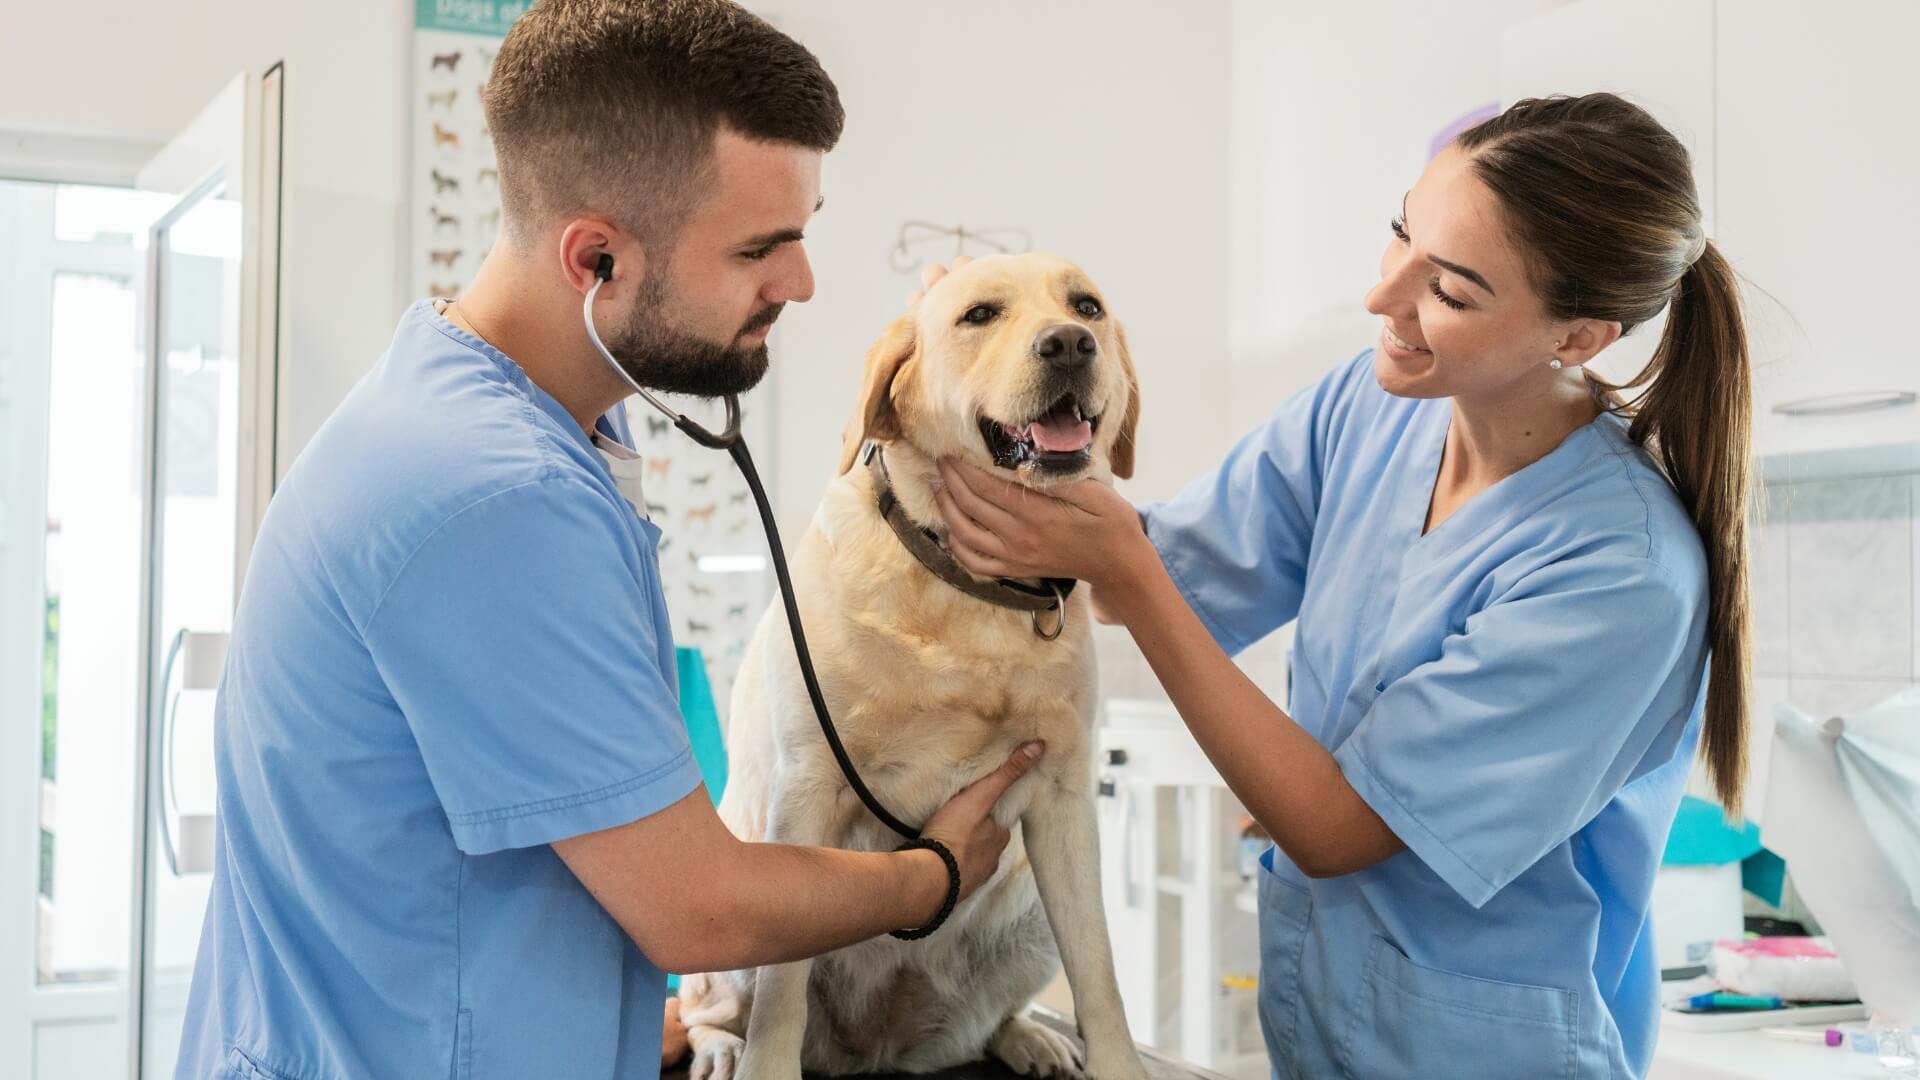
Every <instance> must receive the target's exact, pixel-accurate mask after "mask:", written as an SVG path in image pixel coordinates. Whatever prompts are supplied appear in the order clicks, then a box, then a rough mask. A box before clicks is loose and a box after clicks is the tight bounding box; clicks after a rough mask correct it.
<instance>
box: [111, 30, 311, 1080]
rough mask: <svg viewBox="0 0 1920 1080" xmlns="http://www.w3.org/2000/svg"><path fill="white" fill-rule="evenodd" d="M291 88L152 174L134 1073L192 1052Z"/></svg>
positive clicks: (255, 81)
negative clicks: (154, 208)
mask: <svg viewBox="0 0 1920 1080" xmlns="http://www.w3.org/2000/svg"><path fill="white" fill-rule="evenodd" d="M279 86H280V69H279V68H278V67H276V68H275V69H274V70H272V71H270V72H269V73H268V75H267V76H265V77H264V78H255V77H252V76H241V77H239V78H237V79H235V80H234V81H233V83H231V84H229V86H228V87H227V89H226V90H225V91H223V92H222V95H221V96H220V97H219V98H217V99H215V101H214V102H213V103H212V104H211V105H209V106H208V107H207V109H206V110H205V111H204V112H202V113H201V115H200V116H199V117H198V118H196V119H195V121H194V123H193V125H192V126H191V127H189V128H188V129H187V130H186V131H185V132H183V133H182V135H181V136H180V137H179V138H177V139H176V140H174V142H173V143H170V144H169V145H168V147H167V148H166V149H165V150H163V151H162V152H161V154H160V155H158V156H157V157H155V158H154V160H153V162H152V163H150V164H149V166H148V167H147V169H145V170H143V171H142V173H141V178H140V186H141V187H143V188H149V189H153V190H167V191H172V192H174V193H176V194H177V195H178V199H177V201H176V202H175V203H174V204H173V205H172V207H171V208H170V209H168V210H167V211H166V213H164V214H163V215H162V216H161V217H160V218H159V220H158V221H156V222H155V223H154V225H153V227H152V229H151V231H150V233H149V239H148V245H147V276H146V285H147V287H146V291H145V302H146V309H145V310H146V314H147V318H148V327H149V338H148V343H149V344H148V354H147V384H146V409H145V415H146V419H147V425H146V431H147V440H146V446H145V454H144V469H143V479H144V483H145V491H146V498H145V515H144V521H143V529H142V532H143V536H144V538H145V543H144V546H143V551H144V553H145V565H144V567H143V572H142V597H143V604H142V614H141V624H142V629H141V653H142V656H141V661H142V662H141V672H142V676H141V685H142V689H143V693H142V699H143V704H144V712H143V716H142V718H141V723H140V725H139V726H138V729H137V731H136V740H135V741H136V744H137V746H138V753H137V755H136V757H137V761H138V767H137V775H136V779H135V789H136V792H137V798H136V800H135V805H136V807H137V810H136V812H135V818H134V835H133V851H134V859H133V897H134V901H135V903H134V906H133V915H132V928H131V931H132V932H131V938H132V947H131V956H130V961H129V969H130V971H131V972H132V973H133V977H132V978H131V979H130V980H129V988H128V991H129V996H128V1012H127V1015H128V1016H129V1017H130V1018H132V1020H133V1021H134V1022H133V1023H131V1024H129V1048H128V1065H129V1070H130V1072H131V1074H132V1075H134V1076H145V1077H166V1076H171V1075H173V1064H174V1060H175V1058H176V1056H177V1054H178V1050H179V1045H180V1038H181V1029H182V1023H183V1021H184V1019H185V1008H186V1003H187V990H188V987H189V985H190V982H191V979H192V974H193V963H194V959H195V956H196V954H197V953H198V951H199V945H200V930H201V925H202V923H203V922H204V920H205V918H206V908H207V897H208V893H209V890H210V888H211V885H212V874H213V868H214V832H215V813H214V810H215V785H214V759H213V718H214V708H213V705H214V692H215V689H216V687H217V686H218V684H219V679H220V672H221V666H222V662H223V660H224V656H225V651H226V640H227V632H228V630H229V629H230V628H231V624H232V619H233V609H234V603H235V600H236V598H237V596H238V592H239V583H240V580H241V576H242V574H243V573H244V570H245V562H246V556H247V553H248V551H249V550H250V547H251V541H252V537H253V533H254V530H255V528H256V526H257V525H258V522H259V519H260V516H261V514H262V513H263V512H264V511H265V507H266V498H267V496H268V495H269V494H270V493H271V490H272V482H273V478H274V470H273V465H274V460H273V453H272V451H273V444H274V423H273V418H274V413H275V409H274V400H275V395H276V388H275V383H276V382H277V380H276V379H275V372H276V370H277V364H276V358H277V356H278V351H279V350H278V342H279V329H278V318H277V308H278V305H277V303H276V302H275V300H276V297H277V293H278V286H277V279H278V263H279V259H278V242H277V233H278V216H279V215H278V199H279V194H278V191H279V184H278V169H279V139H278V130H277V129H278V98H279ZM268 114H271V116H270V117H269V115H268ZM269 136H270V137H269Z"/></svg>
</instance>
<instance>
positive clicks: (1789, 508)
mask: <svg viewBox="0 0 1920 1080" xmlns="http://www.w3.org/2000/svg"><path fill="white" fill-rule="evenodd" d="M1764 492H1765V499H1764V502H1763V503H1762V504H1761V505H1759V506H1757V507H1756V508H1755V516H1756V520H1757V521H1758V522H1759V526H1758V527H1757V528H1756V529H1754V531H1753V534H1752V544H1753V564H1752V574H1753V578H1752V587H1753V614H1754V649H1753V674H1754V677H1753V711H1752V729H1751V730H1752V744H1751V745H1752V767H1751V769H1750V770H1749V772H1748V777H1749V783H1748V791H1749V796H1748V800H1747V814H1748V816H1749V817H1751V818H1753V819H1754V820H1756V821H1759V820H1762V819H1763V818H1764V812H1765V802H1764V800H1765V795H1766V779H1767V770H1768V762H1769V754H1768V749H1769V746H1770V744H1771V742H1772V736H1773V707H1774V706H1775V705H1776V704H1778V703H1779V702H1782V701H1787V702H1791V703H1793V704H1794V705H1795V706H1798V707H1799V708H1801V709H1802V710H1805V711H1806V712H1810V713H1813V714H1815V715H1836V714H1845V713H1850V712H1855V711H1858V710H1860V709H1863V708H1865V707H1867V706H1869V705H1873V704H1875V703H1877V702H1879V701H1881V700H1883V699H1885V698H1887V697H1888V696H1890V695H1892V694H1894V693H1897V692H1899V691H1900V690H1903V689H1906V688H1907V687H1910V686H1913V685H1915V683H1916V682H1920V615H1917V613H1920V524H1917V522H1920V474H1914V473H1901V474H1895V475H1884V476H1857V477H1841V478H1822V479H1813V480H1802V481H1781V482H1772V483H1769V484H1767V485H1766V487H1765V489H1764ZM1695 790H1696V791H1697V792H1699V793H1700V794H1702V795H1705V794H1706V788H1705V786H1704V784H1703V783H1698V782H1697V783H1696V785H1695Z"/></svg>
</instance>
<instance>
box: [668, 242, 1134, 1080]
mask: <svg viewBox="0 0 1920 1080" xmlns="http://www.w3.org/2000/svg"><path fill="white" fill-rule="evenodd" d="M1138 417H1139V390H1138V383H1137V382H1136V380H1135V378H1134V372H1133V363H1132V360H1131V359H1130V358H1129V356H1128V354H1127V343H1126V337H1125V336H1124V335H1123V334H1122V333H1121V329H1120V324H1119V323H1118V322H1116V321H1115V320H1114V318H1113V316H1112V315H1111V314H1109V313H1108V311H1107V309H1106V304H1105V302H1104V301H1103V300H1102V299H1101V295H1100V291H1099V290H1098V289H1097V288H1095V287H1094V284H1093V282H1092V281H1091V280H1090V279H1089V278H1088V277H1087V275H1086V274H1085V273H1083V272H1081V271H1080V270H1079V268H1077V267H1075V266H1073V265H1072V264H1070V263H1067V262H1065V261H1063V260H1061V259H1058V258H1054V257H1052V256H1047V255H1037V254H1036V255H1017V256H994V257H991V258H984V259H980V260H977V261H975V262H973V263H970V264H968V265H966V266H964V267H961V268H958V269H956V270H954V271H953V272H952V273H950V274H948V275H947V276H946V277H945V278H943V279H941V280H940V281H939V282H938V283H937V284H936V285H934V287H933V288H932V289H931V290H930V291H929V292H928V293H927V294H926V296H925V297H924V298H923V299H922V300H921V301H920V302H919V304H918V306H917V309H916V310H915V311H914V312H913V313H912V314H909V315H907V316H905V317H902V318H900V319H898V320H896V321H895V322H894V323H893V324H892V325H891V326H889V327H888V328H887V330H886V333H885V335H884V336H883V337H882V338H881V339H880V341H879V342H878V343H877V344H876V345H874V347H873V349H872V351H871V352H869V353H868V355H867V361H866V375H865V380H864V387H863V389H862V391H861V399H860V405H859V408H858V410H857V411H856V413H855V416H854V422H853V426H852V427H851V428H850V429H849V432H848V438H847V445H846V450H845V454H844V457H843V459H842V461H841V463H840V476H839V478H838V479H837V480H835V481H834V482H833V483H832V484H831V486H830V487H829V488H828V491H827V494H826V497H825V499H824V500H823V502H822V504H821V506H820V509H819V512H818V513H817V514H816V515H815V517H814V520H813V525H812V528H810V529H809V530H808V532H807V535H806V537H805V538H804V539H803V540H802V542H801V544H800V546H799V549H798V552H797V555H796V557H795V559H794V580H795V582H796V588H797V590H798V594H799V606H800V610H801V617H802V619H803V620H804V621H805V626H806V631H807V638H808V643H809V646H810V648H811V651H812V654H813V658H814V662H815V664H816V666H817V668H818V673H819V679H820V683H821V687H822V689H823V691H824V693H825V695H826V699H827V702H828V705H829V707H830V708H831V709H832V712H833V717H834V721H835V725H836V727H837V728H838V729H839V732H840V737H841V740H842V741H843V742H844V743H845V745H846V748H847V751H848V753H849V755H850V756H851V757H852V759H853V761H854V762H855V764H856V765H857V767H858V768H859V770H860V773H861V775H862V777H863V778H864V779H865V781H866V783H867V785H868V787H869V788H870V789H871V790H872V791H873V793H874V795H875V796H876V797H877V798H878V799H879V800H880V802H881V804H882V805H884V806H885V807H886V808H887V809H888V810H890V811H892V812H893V813H894V814H895V815H897V816H899V817H900V818H901V819H903V820H905V821H908V822H919V821H923V820H925V819H926V818H927V817H928V816H929V815H931V814H932V812H933V811H934V810H935V809H937V808H938V807H939V806H941V805H942V804H943V803H944V802H946V800H947V799H949V798H950V797H952V796H953V795H954V794H955V793H957V792H959V791H960V790H961V789H962V788H964V787H966V786H967V785H969V784H971V783H972V782H973V781H975V780H977V779H979V778H980V777H981V776H983V775H985V774H986V773H988V772H991V771H992V770H993V769H995V768H996V767H998V766H999V765H1000V764H1001V763H1002V762H1004V761H1005V760H1006V758H1007V755H1009V754H1010V753H1012V752H1013V750H1014V748H1015V747H1017V746H1019V745H1020V744H1021V743H1024V742H1026V741H1028V740H1031V739H1036V738H1037V739H1043V740H1045V741H1046V744H1047V752H1046V756H1045V757H1044V758H1042V759H1041V760H1040V763H1039V764H1038V765H1037V766H1035V768H1034V770H1033V771H1032V772H1031V773H1029V774H1028V775H1027V776H1025V777H1023V778H1021V780H1020V781H1018V782H1017V783H1015V784H1014V785H1013V787H1012V788H1011V789H1010V790H1009V791H1008V792H1007V793H1006V795H1005V796H1003V797H1002V798H1001V799H1000V802H999V805H998V808H997V810H996V812H995V816H996V817H997V818H998V819H999V821H1000V823H1001V824H1002V825H1003V826H1006V827H1009V828H1011V829H1012V831H1013V836H1012V840H1011V842H1010V843H1009V844H1008V845H1007V848H1006V851H1005V852H1004V853H1003V855H1002V857H1001V860H1000V866H999V869H998V871H997V872H996V873H995V874H994V876H993V877H992V878H991V879H990V880H989V881H988V882H987V883H986V884H985V885H983V886H981V888H980V889H979V890H978V891H976V892H975V893H974V894H973V895H972V896H970V897H968V898H967V899H966V900H965V901H963V902H962V903H961V904H960V905H959V906H958V907H957V908H956V909H955V910H954V912H953V914H952V916H951V918H950V919H949V920H948V922H947V923H946V924H945V925H944V926H943V927H941V928H940V929H939V930H938V931H936V932H935V933H934V934H932V935H931V936H930V937H928V938H925V939H923V940H919V941H900V940H896V939H893V938H890V937H882V938H876V939H873V940H871V941H867V942H863V943H862V944H859V945H855V946H853V947H851V948H846V949H842V950H840V951H838V952H834V953H831V954H828V955H826V956H823V957H820V958H818V959H816V960H813V961H808V962H802V963H795V964H783V965H780V966H776V967H763V968H760V969H758V970H756V971H734V972H725V973H716V974H710V975H694V976H691V977H689V978H688V979H687V980H686V981H685V982H684V984H683V985H682V988H681V991H680V995H681V1000H682V1015H683V1017H684V1019H685V1020H686V1023H687V1025H688V1028H689V1032H688V1034H689V1038H690V1041H691V1042H692V1044H693V1047H694V1051H695V1058H694V1065H693V1073H692V1075H693V1078H694V1080H729V1078H745V1080H799V1077H800V1071H801V1068H802V1067H803V1066H804V1067H805V1068H806V1069H807V1070H809V1071H812V1072H823V1073H852V1072H873V1071H880V1070H888V1071H905V1072H928V1071H932V1070H936V1069H941V1068H945V1067H947V1066H951V1065H956V1064H959V1063H962V1062H966V1061H974V1060H978V1059H979V1058H980V1057H981V1056H983V1054H984V1053H991V1054H993V1055H994V1056H996V1057H998V1058H999V1059H1000V1060H1002V1061H1004V1062H1005V1063H1006V1064H1007V1065H1009V1066H1011V1067H1012V1068H1013V1069H1014V1070H1016V1071H1018V1072H1022V1073H1027V1074H1031V1075H1036V1076H1050V1075H1078V1074H1080V1073H1082V1072H1083V1071H1084V1072H1085V1073H1086V1074H1090V1075H1091V1076H1092V1077H1094V1078H1096V1080H1142V1078H1144V1077H1145V1075H1146V1073H1145V1071H1144V1070H1143V1069H1142V1067H1141V1064H1140V1061H1139V1058H1138V1056H1137V1055H1136V1054H1135V1052H1134V1048H1133V1042H1132V1040H1131V1038H1130V1036H1129V1034H1128V1032H1127V1023H1126V1017H1125V1015H1124V1014H1123V1013H1122V1011H1121V1003H1120V994H1119V990H1118V987H1117V985H1116V983H1115V981H1114V974H1113V957H1112V955H1111V953H1110V952H1109V949H1108V939H1107V924H1106V915H1105V912H1104V911H1103V909H1102V907H1101V901H1100V873H1099V865H1098V845H1097V841H1096V838H1095V835H1094V805H1093V793H1092V779H1093V769H1092V762H1091V754H1092V749H1091V727H1092V724H1093V720H1094V710H1095V704H1096V701H1095V698H1096V692H1095V685H1094V683H1095V671H1094V657H1093V650H1092V645H1091V638H1090V635H1089V633H1088V609H1087V599H1086V595H1085V593H1084V592H1082V593H1078V594H1075V593H1071V592H1069V593H1068V594H1067V595H1066V597H1065V600H1064V602H1061V601H1060V600H1058V599H1056V597H1055V595H1054V593H1053V591H1052V587H1051V586H1046V585H1040V586H1035V585H1033V584H1032V583H1028V587H1027V588H1025V589H1020V588H1016V587H1015V586H1009V585H1005V584H997V583H982V582H980V581H978V579H973V578H971V577H970V576H967V575H966V574H965V571H962V570H958V567H957V564H952V563H951V557H950V556H947V557H946V559H947V564H946V565H944V566H942V565H941V563H940V560H941V558H942V556H944V551H943V550H942V549H940V548H939V547H938V542H939V541H940V540H941V539H943V537H944V532H945V525H944V524H943V522H942V521H941V518H940V514H939V512H938V510H937V509H936V507H935V503H934V499H933V484H934V483H935V482H936V480H937V476H938V474H937V472H936V469H935V462H936V461H937V460H938V459H939V458H941V457H945V456H951V457H957V458H961V459H965V460H969V461H973V462H976V463H978V464H980V465H982V466H986V467H995V466H997V467H999V468H1000V469H1003V470H1006V471H1007V472H1008V473H1009V475H1011V476H1013V477H1015V478H1017V479H1018V480H1019V481H1021V482H1023V483H1026V484H1028V485H1030V486H1034V487H1043V486H1045V485H1048V484H1053V483H1059V482H1062V481H1066V480H1070V479H1077V478H1080V477H1086V476H1092V477H1096V478H1103V479H1104V478H1107V477H1109V476H1120V477H1125V476H1128V475H1130V474H1131V473H1132V471H1133V436H1134V426H1135V424H1136V422H1137V420H1138ZM869 445H871V446H873V447H877V452H863V448H864V447H867V446H869ZM889 492H890V495H888V494H887V493H889ZM935 567H939V569H936V568H935ZM942 572H945V573H946V574H948V575H949V576H951V575H953V574H956V573H957V574H958V575H960V576H961V577H963V578H965V580H964V582H960V581H953V580H949V578H943V577H942V576H941V573H942ZM963 584H964V585H966V586H967V587H969V588H971V589H973V590H975V591H976V592H980V593H982V595H975V594H974V592H969V591H963V588H962V587H961V586H962V585H963ZM1054 584H1055V585H1057V584H1059V583H1054ZM1035 595H1039V596H1044V597H1045V599H1044V600H1043V601H1040V602H1039V603H1038V604H1036V603H1034V602H1033V600H1032V597H1034V596H1035ZM1003 605H1017V606H1003ZM1036 607H1038V608H1039V610H1035V608H1036ZM728 723H729V730H728V732H727V753H728V755H729V777H728V783H727V789H726V794H725V795H724V797H723V799H722V801H721V804H720V815H721V817H722V818H724V819H725V820H726V822H727V824H728V826H729V827H731V828H732V829H733V830H734V832H735V833H736V834H738V835H739V836H740V837H741V838H743V839H746V840H770V841H778V842H781V843H793V844H817V845H828V846H833V847H839V848H848V849H855V850H867V851H889V850H892V849H893V848H894V847H896V846H897V845H898V844H899V837H897V836H895V835H894V834H893V833H892V832H890V831H889V830H888V829H887V828H886V827H885V826H883V825H882V824H881V823H880V822H879V821H878V820H877V819H875V818H874V817H873V815H872V814H871V813H869V812H868V811H867V809H866V808H865V807H864V806H863V805H862V804H861V803H860V802H859V800H858V799H857V797H856V796H855V795H854V794H853V792H852V791H851V790H850V789H849V787H848V785H847V783H846V781H845V780H844V779H843V778H842V776H841V774H840V770H839V768H838V766H837V765H836V764H835V762H834V759H833V756H832V753H831V751H830V750H829V749H828V747H827V745H826V741H825V739H824V738H823V737H822V735H821V732H820V728H819V724H818V721H817V720H816V719H815V717H814V714H813V710H812V708H811V705H810V704H809V700H808V697H807V693H806V690H805V687H804V684H803V683H802V681H801V677H800V672H799V668H798V665H797V663H796V662H795V660H794V655H793V645H792V638H791V634H790V633H789V632H788V629H787V624H786V621H785V619H784V618H783V616H782V613H781V612H780V610H779V605H778V604H777V603H776V604H775V605H774V607H773V608H772V609H771V610H769V611H768V612H767V614H766V616H765V617H764V618H763V619H762V620H761V621H760V624H759V628H758V630H757V631H756V633H755V635H754V638H753V641H752V644H751V645H749V647H748V650H747V654H746V658H745V660H744V663H743V667H742V668H741V671H740V676H739V681H738V682H737V683H736V685H735V687H734V694H733V705H732V710H731V716H730V717H729V721H728ZM1049 925H1050V926H1051V930H1052V932H1051V934H1049V932H1048V930H1049ZM1056 950H1057V951H1056ZM1062 962H1064V964H1065V967H1066V973H1067V979H1068V982H1069V983H1070V985H1071V986H1072V990H1073V1000H1074V1003H1075V1012H1076V1014H1077V1018H1078V1021H1079V1025H1080V1032H1081V1035H1082V1037H1083V1038H1084V1039H1085V1042H1086V1057H1085V1060H1084V1062H1083V1061H1082V1060H1080V1059H1079V1058H1078V1056H1077V1054H1076V1049H1075V1047H1074V1046H1073V1044H1072V1042H1071V1041H1070V1040H1068V1039H1066V1038H1064V1037H1062V1036H1060V1035H1058V1034H1056V1033H1055V1032H1053V1031H1052V1030H1050V1029H1048V1028H1045V1027H1043V1026H1041V1025H1039V1024H1036V1023H1034V1022H1032V1021H1030V1020H1028V1019H1026V1018H1025V1017H1024V1016H1023V1013H1024V1011H1025V1010H1026V1008H1027V1006H1028V1005H1029V1004H1030V1003H1031V1001H1032V999H1033V995H1034V994H1035V993H1037V992H1038V991H1039V990H1040V988H1041V987H1042V986H1044V985H1045V984H1046V983H1047V982H1048V981H1049V980H1050V979H1051V978H1052V977H1053V974H1054V972H1055V970H1056V965H1058V964H1060V963H1062Z"/></svg>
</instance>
